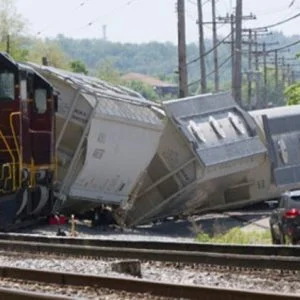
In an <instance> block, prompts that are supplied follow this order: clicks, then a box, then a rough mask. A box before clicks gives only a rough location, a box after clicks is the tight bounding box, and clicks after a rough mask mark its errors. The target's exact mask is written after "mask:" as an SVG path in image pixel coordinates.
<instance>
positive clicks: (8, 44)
mask: <svg viewBox="0 0 300 300" xmlns="http://www.w3.org/2000/svg"><path fill="white" fill-rule="evenodd" d="M6 53H8V54H9V53H10V36H9V34H8V35H7V36H6Z"/></svg>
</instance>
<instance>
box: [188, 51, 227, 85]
mask: <svg viewBox="0 0 300 300" xmlns="http://www.w3.org/2000/svg"><path fill="white" fill-rule="evenodd" d="M231 58H232V55H229V56H228V57H227V58H226V59H225V60H224V61H223V62H222V63H221V64H220V65H219V69H220V68H222V67H223V66H224V65H225V64H226V63H227V62H228V61H229V60H230V59H231ZM214 73H215V70H213V71H211V72H210V73H208V74H207V75H206V77H209V76H211V75H212V74H214ZM199 82H200V79H198V80H195V81H193V82H191V83H189V84H188V86H191V85H194V84H196V83H199Z"/></svg>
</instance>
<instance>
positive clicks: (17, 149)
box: [0, 53, 56, 228]
mask: <svg viewBox="0 0 300 300" xmlns="http://www.w3.org/2000/svg"><path fill="white" fill-rule="evenodd" d="M53 92H54V91H53V87H52V85H51V84H50V83H49V82H48V81H47V80H46V79H44V78H43V77H42V76H40V75H39V74H37V73H36V72H35V71H34V70H33V69H32V68H30V67H28V66H27V65H25V64H20V63H17V62H15V61H14V60H13V59H12V58H10V57H9V56H8V55H7V54H5V53H0V228H3V227H6V226H7V225H9V224H13V223H14V222H16V221H17V220H24V219H28V218H35V217H37V216H42V215H47V214H49V213H50V212H51V210H52V206H53V196H52V183H53V180H54V173H55V161H56V159H55V156H56V155H55V106H56V105H55V100H54V95H53Z"/></svg>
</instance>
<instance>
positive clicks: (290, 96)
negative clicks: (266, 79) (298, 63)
mask: <svg viewBox="0 0 300 300" xmlns="http://www.w3.org/2000/svg"><path fill="white" fill-rule="evenodd" d="M284 95H285V97H286V98H287V103H288V105H294V104H300V83H299V82H298V83H295V84H292V85H290V86H288V87H287V88H286V89H285V91H284Z"/></svg>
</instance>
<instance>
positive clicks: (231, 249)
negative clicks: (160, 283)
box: [0, 233, 300, 257]
mask: <svg viewBox="0 0 300 300" xmlns="http://www.w3.org/2000/svg"><path fill="white" fill-rule="evenodd" d="M1 240H3V241H5V240H9V241H24V242H40V243H46V244H67V245H80V246H83V245H84V246H91V247H112V248H131V249H153V250H155V249H157V250H170V251H191V252H193V251H196V252H213V253H230V254H243V255H275V256H296V257H297V256H299V257H300V246H286V245H237V244H209V243H181V242H180V243H177V242H156V241H126V240H109V239H107V240H99V239H90V238H77V237H76V238H73V237H50V236H36V235H32V236H31V235H22V234H21V235H19V234H10V233H0V241H1Z"/></svg>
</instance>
